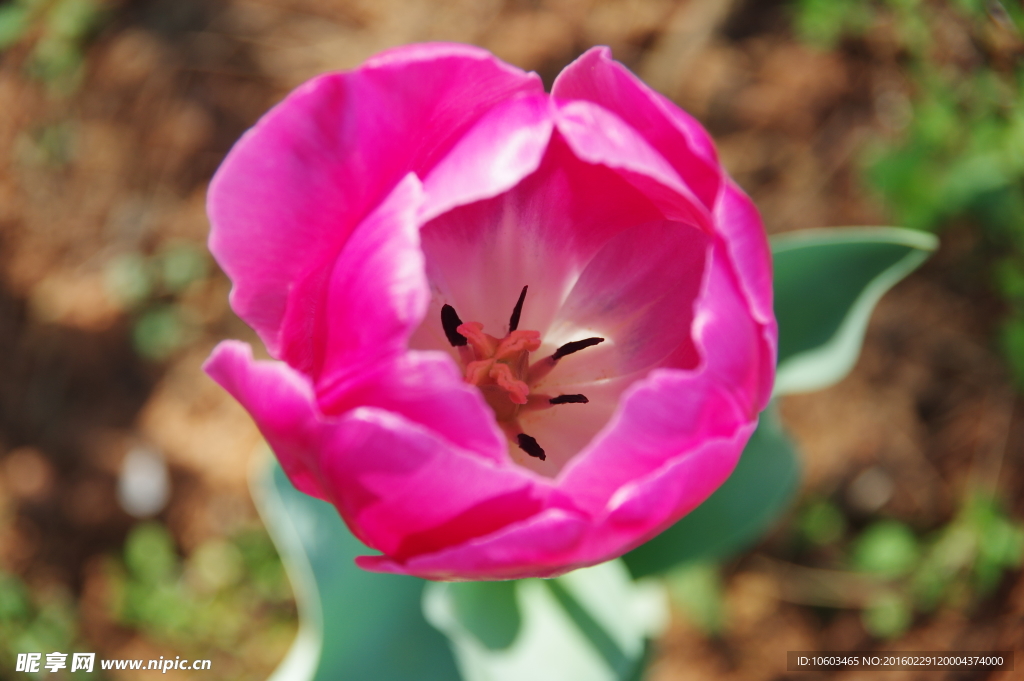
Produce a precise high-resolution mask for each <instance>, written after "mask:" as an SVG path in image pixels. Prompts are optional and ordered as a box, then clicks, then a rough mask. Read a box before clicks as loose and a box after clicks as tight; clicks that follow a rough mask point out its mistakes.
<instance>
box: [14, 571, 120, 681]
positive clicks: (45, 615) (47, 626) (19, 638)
mask: <svg viewBox="0 0 1024 681" xmlns="http://www.w3.org/2000/svg"><path fill="white" fill-rule="evenodd" d="M89 649H90V646H89V645H87V644H84V643H83V642H82V640H81V638H80V635H79V631H78V621H77V614H76V612H75V607H74V601H73V600H72V597H71V594H70V593H67V592H65V591H62V590H42V591H39V592H37V593H35V594H32V593H30V592H29V589H28V588H27V587H26V585H25V584H24V582H22V581H21V580H20V579H19V578H18V577H16V576H14V575H11V574H7V573H5V572H3V571H0V669H3V670H13V669H14V668H15V663H16V660H17V655H18V653H24V652H40V653H43V654H44V655H45V654H46V653H51V652H62V653H71V652H76V651H77V652H85V651H88V650H89ZM45 659H46V658H45V657H44V658H43V660H44V661H45ZM65 671H66V670H65ZM44 675H45V676H49V675H50V674H49V673H48V672H46V671H43V672H41V673H40V674H39V677H40V678H41V677H42V676H44ZM5 678H6V677H5ZM59 678H73V679H79V678H100V679H102V678H103V677H102V675H99V674H87V673H85V672H81V671H79V672H75V673H74V674H70V673H66V674H64V675H63V676H62V677H59Z"/></svg>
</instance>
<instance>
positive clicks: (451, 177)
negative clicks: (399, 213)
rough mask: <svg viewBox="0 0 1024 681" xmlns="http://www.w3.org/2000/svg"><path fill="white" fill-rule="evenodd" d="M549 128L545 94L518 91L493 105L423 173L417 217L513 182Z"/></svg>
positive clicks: (531, 164) (542, 145)
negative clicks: (424, 201)
mask: <svg viewBox="0 0 1024 681" xmlns="http://www.w3.org/2000/svg"><path fill="white" fill-rule="evenodd" d="M551 129H552V122H551V111H550V108H549V106H548V97H547V95H543V94H541V95H520V96H518V97H513V98H511V99H509V100H507V101H505V102H502V103H501V104H498V105H496V106H495V107H494V108H493V109H491V110H490V111H488V112H487V113H486V114H484V115H483V117H482V118H481V119H480V120H479V121H478V122H477V123H476V125H474V126H473V127H472V128H471V129H470V130H469V131H468V132H467V133H466V134H465V135H464V136H463V137H462V138H461V139H460V140H459V141H458V142H457V143H456V144H455V146H454V147H452V149H451V151H449V152H448V154H447V155H446V156H445V157H444V158H443V159H441V161H440V162H439V163H438V164H437V165H436V166H435V167H434V169H433V170H431V171H430V174H429V175H427V177H426V179H425V180H424V182H423V184H424V189H425V190H426V193H427V204H426V205H425V206H424V208H423V217H422V219H423V221H424V222H426V221H428V220H431V219H433V218H435V217H437V216H438V215H440V214H441V213H444V212H445V211H448V210H451V209H452V208H454V207H455V206H459V205H463V204H466V203H472V202H473V201H480V200H482V199H489V198H491V197H493V196H496V195H498V194H500V193H501V192H504V191H507V190H509V189H511V188H512V187H514V186H515V185H516V184H517V183H518V182H519V181H520V180H522V179H523V178H524V177H526V176H527V175H529V174H530V173H532V172H533V171H535V170H536V169H537V166H539V165H540V162H541V158H543V156H544V151H545V149H547V146H548V141H549V140H550V139H551Z"/></svg>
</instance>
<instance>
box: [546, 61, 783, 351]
mask: <svg viewBox="0 0 1024 681" xmlns="http://www.w3.org/2000/svg"><path fill="white" fill-rule="evenodd" d="M552 97H554V98H555V99H556V100H586V101H590V102H594V103H596V104H599V105H601V106H602V107H604V108H606V109H608V110H609V111H611V112H613V113H614V114H616V115H617V116H619V117H620V118H621V119H622V120H623V121H625V122H626V123H627V124H628V125H629V126H630V127H631V128H632V129H634V130H636V131H637V132H638V133H639V134H640V135H642V136H643V138H644V139H645V140H646V141H647V142H648V143H649V144H650V145H651V147H653V148H654V149H655V150H657V151H658V152H659V153H660V154H661V155H662V156H663V157H664V158H665V159H666V160H667V161H668V162H669V163H670V164H671V165H672V167H673V168H674V169H675V170H676V171H677V172H678V173H679V176H680V177H681V178H682V179H683V181H684V182H685V183H686V185H687V186H688V187H689V188H690V189H691V190H692V191H693V193H694V194H696V195H697V197H699V199H700V201H701V202H702V203H703V204H704V205H705V206H706V207H707V208H708V209H710V210H711V211H712V212H713V214H714V224H715V227H716V229H717V230H718V231H719V232H720V233H722V234H725V235H726V238H727V239H728V240H729V249H730V254H731V255H732V258H733V260H734V262H735V263H736V272H737V276H738V277H739V279H740V281H741V284H742V288H743V292H744V295H745V296H746V298H747V299H748V300H749V301H750V305H751V308H752V309H753V311H754V315H755V318H756V319H757V320H758V321H759V322H761V323H763V324H766V325H770V324H771V323H772V320H773V319H774V313H773V309H772V301H771V291H772V286H771V282H772V273H771V256H770V251H769V249H768V241H767V236H766V234H765V231H764V227H763V225H762V224H761V219H760V217H759V216H758V213H757V209H756V208H755V207H754V205H753V203H752V202H751V201H750V199H749V198H747V196H746V195H745V194H743V192H742V191H741V190H739V188H738V187H737V186H736V184H735V183H734V182H733V181H732V180H731V179H729V178H728V176H727V175H726V174H725V173H724V172H722V170H721V167H720V165H719V163H718V156H717V153H716V152H715V147H714V143H713V142H712V141H711V137H710V136H709V135H708V133H707V131H706V130H704V128H703V127H702V126H701V125H700V123H698V122H697V121H696V120H694V119H693V117H692V116H690V115H689V114H687V113H686V112H685V111H683V110H682V109H680V108H679V107H677V106H676V105H675V104H673V103H672V102H670V101H669V100H668V99H666V98H665V97H664V96H663V95H661V94H659V93H657V92H655V91H654V90H652V89H650V88H649V87H648V86H647V85H646V84H645V83H644V82H643V81H641V80H640V79H639V78H637V77H636V76H635V75H633V74H632V73H630V71H629V70H628V69H626V68H625V67H624V66H622V64H620V63H618V62H616V61H614V60H613V59H612V58H611V51H610V50H609V49H608V48H606V47H595V48H592V49H590V50H588V51H587V52H586V53H584V54H583V55H582V56H580V57H579V59H577V60H576V61H574V62H573V63H572V64H570V65H569V66H567V67H566V68H565V70H564V71H562V73H561V74H559V76H558V78H557V79H556V80H555V84H554V86H553V87H552ZM768 337H769V341H770V342H774V341H771V338H774V335H773V334H772V333H771V332H769V333H768Z"/></svg>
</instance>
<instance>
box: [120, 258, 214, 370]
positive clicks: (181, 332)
mask: <svg viewBox="0 0 1024 681" xmlns="http://www.w3.org/2000/svg"><path fill="white" fill-rule="evenodd" d="M209 270H210V260H209V256H207V255H206V253H205V251H203V250H202V249H201V248H199V247H198V246H195V245H193V244H190V243H185V242H181V243H175V244H169V245H167V246H165V247H163V248H162V249H160V250H159V251H157V252H156V253H155V254H153V255H152V256H148V257H147V256H144V255H142V254H141V253H137V252H129V253H123V254H121V255H119V256H118V257H116V258H114V259H112V260H111V261H110V262H109V263H107V268H106V276H105V279H106V288H107V291H108V293H109V294H110V296H111V297H112V298H113V299H114V300H115V301H117V303H118V304H119V305H120V306H121V307H122V308H123V309H125V310H127V311H128V312H129V313H130V314H131V316H132V319H133V323H132V342H133V345H134V347H135V350H136V352H138V353H139V354H140V355H142V356H143V357H145V358H147V359H151V360H154V361H162V360H165V359H167V358H168V357H170V356H171V355H172V354H174V352H176V351H177V350H179V349H180V348H182V347H184V346H185V345H187V344H188V343H189V342H191V341H192V340H193V339H194V338H195V336H196V334H197V332H198V324H197V322H196V321H195V320H194V319H193V318H192V315H191V313H190V310H189V308H188V307H187V306H186V305H183V304H181V297H182V296H183V295H184V294H185V293H186V290H187V289H188V288H189V286H191V285H192V284H193V283H195V282H198V281H202V280H203V279H205V278H206V277H207V275H208V274H209Z"/></svg>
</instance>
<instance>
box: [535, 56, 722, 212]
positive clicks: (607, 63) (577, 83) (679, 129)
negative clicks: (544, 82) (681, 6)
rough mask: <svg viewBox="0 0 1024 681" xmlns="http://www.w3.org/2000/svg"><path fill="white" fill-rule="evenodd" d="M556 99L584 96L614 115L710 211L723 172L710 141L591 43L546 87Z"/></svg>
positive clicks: (689, 119)
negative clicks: (660, 159)
mask: <svg viewBox="0 0 1024 681" xmlns="http://www.w3.org/2000/svg"><path fill="white" fill-rule="evenodd" d="M551 95H552V97H554V98H555V99H557V100H573V99H577V100H585V101H588V102H593V103H595V104H598V105H600V106H602V107H604V108H605V109H607V110H608V111H611V112H612V113H614V114H616V115H617V116H618V117H619V118H621V119H622V120H623V121H625V122H626V123H627V124H628V125H629V126H630V127H631V128H632V129H634V130H636V131H637V132H638V133H639V134H640V135H641V136H642V137H643V138H644V139H645V140H646V141H647V143H648V144H650V146H651V147H653V148H654V149H656V150H657V151H658V152H660V153H661V155H662V156H663V157H664V158H665V159H666V160H667V161H668V162H669V163H670V164H671V165H672V167H673V168H675V170H676V172H677V173H678V174H679V177H681V178H682V179H683V181H684V182H685V183H686V185H687V186H688V187H689V189H690V190H691V191H692V192H693V193H694V194H695V195H696V196H697V197H698V198H699V199H700V201H701V202H702V203H703V204H704V206H705V207H707V208H708V209H711V208H712V207H713V206H714V203H715V199H716V197H717V196H718V192H719V185H720V184H721V182H722V171H721V168H720V166H719V164H718V159H717V155H716V153H715V148H714V144H713V143H712V141H711V138H710V137H709V136H708V134H707V132H706V131H705V130H704V128H702V127H701V125H700V124H699V123H697V121H695V120H694V119H693V118H692V117H691V116H689V115H688V114H686V113H685V112H683V111H682V110H681V109H680V108H679V107H677V106H676V105H675V104H673V103H672V102H670V101H669V100H668V99H666V98H665V97H664V96H662V95H660V94H658V93H657V92H655V91H654V90H652V89H651V88H649V87H648V86H647V85H646V84H644V83H643V81H641V80H640V79H639V78H637V77H636V76H635V75H633V74H632V73H630V71H629V69H627V68H626V67H624V66H623V65H622V64H620V63H618V62H616V61H614V60H613V59H612V58H611V50H609V49H608V48H607V47H594V48H591V49H590V50H588V51H587V52H585V53H584V54H583V55H582V56H580V57H579V58H578V59H577V60H576V61H574V62H573V63H572V64H570V65H569V66H567V67H566V68H565V70H563V71H562V72H561V73H560V74H559V75H558V78H557V79H555V84H554V86H553V87H552V89H551Z"/></svg>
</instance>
